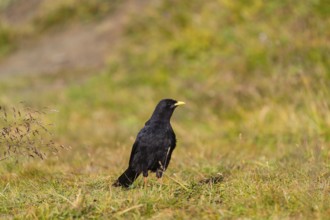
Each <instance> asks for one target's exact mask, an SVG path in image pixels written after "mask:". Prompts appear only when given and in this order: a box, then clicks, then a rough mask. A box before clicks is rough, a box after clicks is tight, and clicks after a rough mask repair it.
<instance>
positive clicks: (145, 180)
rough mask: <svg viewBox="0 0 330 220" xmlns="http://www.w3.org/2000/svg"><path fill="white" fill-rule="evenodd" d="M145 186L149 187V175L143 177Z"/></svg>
mask: <svg viewBox="0 0 330 220" xmlns="http://www.w3.org/2000/svg"><path fill="white" fill-rule="evenodd" d="M143 182H144V187H147V184H148V177H143Z"/></svg>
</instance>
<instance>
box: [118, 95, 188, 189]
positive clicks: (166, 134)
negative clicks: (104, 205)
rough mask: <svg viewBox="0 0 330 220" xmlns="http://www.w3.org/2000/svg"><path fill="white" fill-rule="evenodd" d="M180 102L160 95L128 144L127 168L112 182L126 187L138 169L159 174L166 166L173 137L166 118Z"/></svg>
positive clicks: (170, 153) (146, 173) (168, 161)
mask: <svg viewBox="0 0 330 220" xmlns="http://www.w3.org/2000/svg"><path fill="white" fill-rule="evenodd" d="M183 104H184V102H180V101H176V100H173V99H163V100H161V101H160V102H159V103H158V105H157V106H156V108H155V110H154V112H153V114H152V116H151V117H150V119H149V120H148V121H147V122H146V123H145V125H144V127H143V128H142V129H141V130H140V132H139V133H138V135H137V137H136V140H135V142H134V144H133V147H132V152H131V156H130V159H129V164H128V168H127V169H126V171H125V172H124V173H123V174H122V175H121V176H120V177H119V178H118V179H117V180H116V182H115V183H114V184H113V185H114V186H123V187H129V186H130V185H131V184H132V183H133V182H134V181H135V180H136V179H137V178H138V176H139V175H140V174H141V173H142V174H143V176H144V177H145V178H146V177H148V171H152V172H156V177H157V178H161V177H162V175H163V172H164V171H165V170H166V168H167V167H168V165H169V163H170V160H171V155H172V152H173V150H174V148H175V146H176V137H175V133H174V131H173V129H172V126H171V123H170V119H171V116H172V114H173V112H174V109H175V108H176V107H177V106H179V105H183Z"/></svg>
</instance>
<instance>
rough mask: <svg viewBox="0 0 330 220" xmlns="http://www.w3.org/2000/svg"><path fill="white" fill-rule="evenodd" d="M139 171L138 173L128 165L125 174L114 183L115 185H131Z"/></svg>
mask: <svg viewBox="0 0 330 220" xmlns="http://www.w3.org/2000/svg"><path fill="white" fill-rule="evenodd" d="M139 175H140V174H139V173H136V172H135V171H134V170H133V169H131V168H130V167H128V168H127V169H126V170H125V172H124V173H123V174H121V175H120V177H119V178H118V179H117V180H116V182H114V183H113V186H123V187H129V186H130V185H132V183H133V182H134V181H135V180H136V179H137V178H138V177H139Z"/></svg>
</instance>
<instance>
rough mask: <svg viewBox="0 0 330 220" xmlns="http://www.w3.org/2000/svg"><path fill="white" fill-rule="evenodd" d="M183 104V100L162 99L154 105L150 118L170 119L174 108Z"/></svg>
mask: <svg viewBox="0 0 330 220" xmlns="http://www.w3.org/2000/svg"><path fill="white" fill-rule="evenodd" d="M184 104H185V103H184V102H182V101H176V100H174V99H163V100H161V101H160V102H159V103H158V105H157V106H156V108H155V111H154V113H153V114H152V116H151V119H154V120H170V118H171V116H172V114H173V111H174V109H175V108H176V107H178V106H180V105H184Z"/></svg>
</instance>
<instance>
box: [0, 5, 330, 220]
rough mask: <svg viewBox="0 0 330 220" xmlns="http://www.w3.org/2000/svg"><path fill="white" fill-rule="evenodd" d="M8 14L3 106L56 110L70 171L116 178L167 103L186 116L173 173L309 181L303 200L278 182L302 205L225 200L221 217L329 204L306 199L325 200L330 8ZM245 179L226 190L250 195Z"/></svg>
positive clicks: (20, 10) (82, 8) (0, 62)
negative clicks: (180, 104)
mask: <svg viewBox="0 0 330 220" xmlns="http://www.w3.org/2000/svg"><path fill="white" fill-rule="evenodd" d="M29 2H30V1H29ZM0 8H1V15H0V18H1V22H0V103H2V105H16V104H17V103H19V101H24V102H26V103H29V105H32V106H37V107H49V108H51V109H56V110H58V113H57V114H51V115H50V116H49V117H50V118H51V120H52V121H54V123H55V129H56V131H55V134H56V136H57V137H58V139H59V141H61V142H63V143H65V144H67V145H71V146H72V147H73V150H72V151H70V153H66V155H63V156H62V157H61V159H60V161H61V166H63V167H65V168H63V170H74V172H78V173H84V172H86V173H88V172H95V173H98V172H99V173H102V172H109V170H110V169H111V172H113V170H118V172H119V171H120V170H121V168H122V167H123V164H126V160H127V158H128V155H129V153H130V147H131V144H132V142H133V141H134V138H135V135H136V133H137V131H138V130H139V129H140V128H141V126H142V125H143V123H144V122H145V121H146V120H147V119H148V117H149V115H150V113H151V111H152V110H153V108H154V106H155V104H156V103H157V102H158V101H159V100H160V99H162V98H165V97H171V98H175V99H178V100H182V101H185V102H186V103H187V105H186V106H185V107H184V108H180V109H178V110H177V111H176V112H175V114H174V117H173V127H174V129H175V131H176V133H177V137H178V141H179V144H178V149H177V150H176V151H177V152H174V157H173V170H174V171H173V172H177V173H179V174H178V175H179V176H180V175H181V177H182V178H183V179H184V177H187V176H185V175H188V177H191V178H197V177H199V176H203V175H204V174H205V173H208V172H213V171H216V172H217V171H219V170H220V171H221V172H223V170H225V171H227V170H226V169H228V170H231V169H234V170H235V171H233V173H234V174H232V175H237V176H238V177H239V178H241V179H240V180H242V181H245V180H246V181H249V180H251V179H249V178H252V180H251V182H249V183H250V185H249V186H251V185H252V186H256V187H258V184H256V182H258V181H259V179H258V180H256V182H254V180H255V179H253V178H254V176H258V175H259V174H260V173H258V175H257V174H255V173H253V174H251V176H252V177H251V176H248V177H246V176H244V175H245V173H249V172H250V171H251V170H250V168H251V167H249V166H253V164H254V165H258V166H259V165H260V164H261V165H260V166H262V168H260V169H269V170H271V171H269V170H267V172H268V171H269V172H271V173H272V174H273V175H275V176H276V175H277V173H286V172H288V173H289V174H288V176H291V177H292V176H294V175H297V176H295V178H297V179H299V178H301V179H300V180H305V179H304V178H307V180H306V181H307V183H306V188H304V186H305V185H303V186H302V187H301V188H297V186H296V185H294V184H293V182H291V179H290V180H288V182H289V183H288V182H285V181H284V180H283V182H281V181H282V179H280V180H279V182H276V184H275V183H274V184H275V185H276V186H277V184H278V185H281V186H287V185H288V187H292V189H294V190H293V191H294V192H295V193H296V194H295V196H296V197H294V198H300V200H299V199H297V201H296V200H294V202H293V203H289V202H287V201H286V202H284V199H283V200H281V199H279V198H278V197H276V195H277V194H276V193H273V191H271V190H274V191H275V192H277V190H278V191H281V190H282V188H281V189H278V188H276V187H275V186H274V188H272V189H271V190H270V191H271V192H270V193H269V194H267V193H266V194H265V195H267V196H269V197H270V198H271V199H270V200H271V202H269V203H267V202H265V201H269V200H267V198H268V197H267V198H264V197H263V195H259V196H260V197H258V198H260V200H258V198H256V200H257V201H256V204H257V205H256V206H257V207H254V206H251V207H250V206H247V205H246V204H249V202H248V201H247V200H246V198H250V197H249V196H251V194H249V193H248V192H250V193H251V191H253V190H251V191H249V190H246V191H245V192H243V193H241V194H239V192H236V191H235V192H236V193H237V194H235V193H234V194H233V195H234V196H233V197H231V195H232V194H230V193H229V194H228V197H226V196H225V201H227V202H228V203H227V204H228V207H230V209H231V211H232V212H231V213H229V214H228V215H227V214H225V216H227V217H228V216H229V217H242V216H244V215H245V214H247V213H248V214H251V215H252V216H255V217H256V218H269V217H270V216H271V215H272V214H271V213H272V212H273V208H274V206H276V207H286V208H284V209H283V210H281V209H280V210H276V211H278V213H280V214H278V215H277V216H275V217H274V216H273V217H274V218H276V217H278V218H283V217H288V216H291V217H292V216H293V217H297V216H298V217H299V215H298V214H297V213H300V212H302V213H305V212H306V213H307V214H308V216H309V217H311V218H313V217H315V216H319V217H320V216H321V219H322V216H324V217H325V216H327V213H329V210H330V209H329V205H326V204H330V203H327V202H328V201H329V200H328V199H325V197H322V196H320V194H317V195H316V194H315V195H314V194H308V195H310V197H308V198H307V197H303V196H302V195H305V194H306V191H308V190H310V188H308V187H311V186H314V185H313V184H318V183H315V182H314V180H316V179H318V180H320V181H325V182H322V183H324V186H325V188H322V189H325V190H329V183H328V182H326V180H325V178H326V177H327V176H328V174H329V173H328V170H327V169H328V168H329V156H330V151H329V147H328V146H329V143H330V114H329V112H330V59H329V57H330V16H329V11H330V4H329V3H328V2H327V1H325V0H308V1H288V0H284V1H275V0H271V1H261V0H249V1H228V0H218V1H197V0H189V1H188V0H184V1H174V0H157V1H143V0H139V1H106V0H70V1H64V0H59V1H50V0H33V1H31V2H30V4H27V1H23V0H6V1H3V2H2V3H1V5H0ZM251 161H252V162H251ZM265 161H267V162H265ZM269 161H270V164H271V163H272V162H273V163H274V164H277V165H276V166H275V165H274V167H270V166H271V165H269V164H268V162H269ZM274 161H275V162H274ZM237 163H238V164H237ZM251 164H252V165H251ZM298 167H299V168H301V169H304V170H303V171H301V172H300V174H301V176H299V175H300V174H299V175H298V174H296V173H295V171H296V169H298ZM284 168H288V170H286V169H284ZM256 169H257V168H256ZM91 170H92V171H91ZM252 170H253V172H254V171H255V169H254V167H253V169H252ZM115 172H117V171H115ZM260 172H261V173H263V172H264V170H261V171H260ZM265 172H266V171H265ZM260 175H261V174H260ZM283 175H284V174H283ZM285 175H286V174H285ZM237 176H235V177H236V179H235V178H234V177H231V178H232V179H230V178H229V181H233V182H230V183H228V184H229V185H230V184H232V185H230V186H237V185H235V184H238V185H239V184H242V182H239V183H238V182H235V181H236V180H237ZM276 177H278V176H276ZM260 178H261V179H262V178H264V179H262V180H260V182H262V183H264V182H263V181H266V180H267V181H268V179H267V178H268V177H267V178H266V177H264V176H262V177H260ZM269 178H270V177H269ZM284 179H285V178H284ZM237 181H238V180H237ZM292 181H293V180H292ZM297 181H298V180H297ZM258 183H259V182H258ZM291 183H292V185H290V184H291ZM304 183H305V182H304ZM267 184H268V183H267ZM243 185H244V184H243ZM307 185H308V186H307ZM230 186H228V187H230ZM239 186H241V185H239ZM262 186H264V185H262ZM262 186H261V188H262ZM259 187H260V185H259ZM267 187H268V185H267ZM267 187H266V186H265V188H263V189H264V190H266V191H267V190H268V189H269V188H267ZM313 189H314V188H313ZM221 190H222V189H221ZM243 190H244V189H243ZM255 190H256V191H258V189H255ZM288 190H291V188H290V189H288ZM295 190H296V191H295ZM224 191H225V190H224ZM221 192H222V191H221ZM267 192H268V191H267ZM281 192H282V191H281ZM308 192H310V191H308ZM322 192H323V191H322ZM244 193H247V194H244ZM272 193H273V194H272ZM322 195H323V194H322ZM236 196H237V197H236ZM240 196H241V197H240ZM273 196H274V197H273ZM206 197H207V196H206ZM238 197H240V199H241V200H239V198H238ZM243 197H244V198H245V199H243ZM275 197H276V198H275ZM274 198H275V199H274ZM280 198H282V197H280ZM285 198H286V197H285ZM311 198H315V199H314V200H313V203H314V204H318V208H315V207H314V206H313V205H312V204H310V203H309V200H312V199H311ZM226 199H227V200H226ZM235 199H237V200H235ZM268 199H269V198H268ZM272 199H273V200H272ZM197 200H198V198H197ZM299 201H304V202H301V203H300V202H299ZM281 202H283V203H281ZM274 204H276V205H274ZM288 204H289V205H288ZM292 204H293V205H292ZM135 205H136V204H135ZM239 205H241V206H239ZM259 205H260V206H259ZM277 205H278V206H277ZM228 207H227V208H228ZM249 208H251V210H257V213H254V212H253V211H251V210H250V209H249ZM160 209H161V208H160ZM274 209H275V208H274ZM312 209H313V210H317V211H311V212H309V211H308V210H312ZM211 210H212V209H211ZM264 210H266V211H264ZM258 211H259V212H258ZM150 212H152V211H150ZM260 213H261V214H260ZM283 213H285V214H283ZM287 213H288V214H287ZM315 213H316V214H315ZM318 214H319V215H318ZM142 216H144V215H143V214H142ZM179 216H180V215H179ZM181 217H182V216H181Z"/></svg>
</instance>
